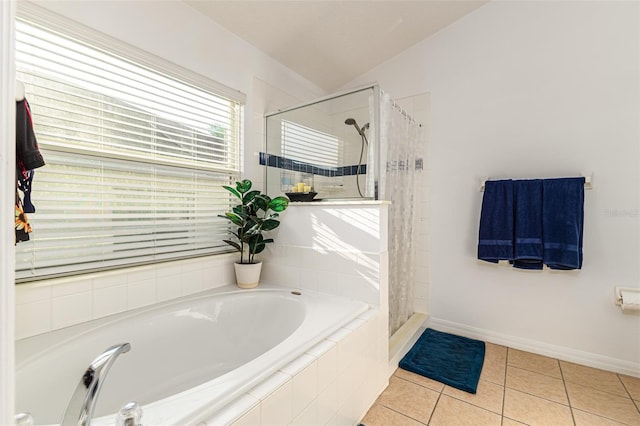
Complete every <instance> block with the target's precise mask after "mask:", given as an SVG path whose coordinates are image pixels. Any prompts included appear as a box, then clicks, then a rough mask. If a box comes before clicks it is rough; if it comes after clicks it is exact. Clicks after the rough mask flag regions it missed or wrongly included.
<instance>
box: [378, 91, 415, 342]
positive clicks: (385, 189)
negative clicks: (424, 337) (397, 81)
mask: <svg viewBox="0 0 640 426" xmlns="http://www.w3.org/2000/svg"><path fill="white" fill-rule="evenodd" d="M422 139H423V129H422V128H421V126H420V125H419V124H418V123H416V121H415V120H413V119H412V118H411V117H410V116H409V115H408V114H407V113H406V112H404V111H403V110H402V109H401V108H400V107H399V106H397V105H396V104H395V103H394V102H393V101H392V100H391V98H390V97H389V95H388V94H386V93H382V95H381V99H380V164H381V167H380V199H381V200H388V201H391V206H390V207H389V333H390V335H393V333H395V332H396V331H397V330H398V329H399V328H400V327H401V326H402V324H404V323H405V322H406V321H407V320H408V319H409V317H410V316H411V315H412V314H413V286H414V276H415V263H416V257H415V253H416V247H417V243H418V238H419V235H418V229H417V225H418V221H419V209H420V205H419V199H420V197H419V193H418V191H420V188H421V187H422V185H420V182H419V178H420V176H421V175H422V174H421V171H422V155H421V152H422V146H423V144H422V143H421V141H422Z"/></svg>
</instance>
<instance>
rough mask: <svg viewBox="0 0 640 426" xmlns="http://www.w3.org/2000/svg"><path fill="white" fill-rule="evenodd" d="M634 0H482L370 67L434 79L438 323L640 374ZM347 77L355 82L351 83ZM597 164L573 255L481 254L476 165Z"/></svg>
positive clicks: (513, 168)
mask: <svg viewBox="0 0 640 426" xmlns="http://www.w3.org/2000/svg"><path fill="white" fill-rule="evenodd" d="M639 22H640V11H639V3H638V2H561V1H558V2H537V1H536V2H527V1H512V2H491V3H489V4H487V5H485V6H483V7H481V8H479V9H478V10H476V11H474V12H473V13H471V14H470V15H467V16H466V17H465V18H463V19H461V20H460V21H458V22H456V23H454V24H453V25H451V26H449V27H447V28H446V29H444V30H443V31H441V32H440V33H438V34H436V35H435V36H433V37H431V38H429V39H426V40H424V41H422V42H420V43H419V44H417V45H415V46H413V47H412V48H410V49H408V50H407V51H405V52H403V53H402V54H400V55H398V56H397V57H396V58H394V59H392V60H390V61H389V62H387V63H385V64H383V65H381V66H379V67H377V68H375V69H373V70H371V71H370V72H368V73H367V74H365V75H363V76H361V77H360V78H358V80H357V81H354V82H352V84H359V83H361V82H365V81H372V80H377V81H378V82H379V83H380V85H381V87H382V88H384V89H385V90H386V91H388V92H389V93H391V94H393V96H395V97H403V96H408V95H411V94H415V93H423V92H430V93H431V107H432V109H431V111H432V115H431V120H432V128H431V143H430V156H429V160H428V161H429V167H430V174H431V182H430V183H429V184H430V188H431V193H430V196H431V201H430V203H429V204H430V209H431V211H430V220H431V225H430V226H431V228H430V231H431V235H430V238H431V243H430V253H431V258H430V259H429V264H430V266H431V287H430V289H429V296H430V315H431V317H432V320H433V323H434V324H439V325H440V326H441V327H449V328H452V329H457V330H459V331H461V332H464V333H466V334H469V335H475V336H480V337H484V338H487V339H490V340H493V341H497V342H501V343H505V344H511V345H513V346H516V347H521V348H524V349H530V350H534V351H537V352H540V353H547V354H552V355H557V356H560V357H563V358H565V359H568V358H569V359H572V360H574V361H578V362H584V363H587V364H591V365H596V366H601V367H605V368H611V369H616V370H619V371H626V372H629V373H632V374H636V375H640V317H639V316H637V315H628V314H623V313H622V311H621V310H620V308H618V307H616V306H614V302H613V287H614V286H616V285H624V286H632V287H640V269H639V267H638V259H640V142H639V140H640V138H639V136H640V131H639V127H638V126H639V121H640V120H639V118H640V108H639V94H640V93H639V90H640V89H639V84H638V82H639V78H640V67H639V57H640V52H639V40H640V37H639V36H640V34H639V29H640V24H639ZM350 85H351V84H350ZM582 171H589V172H593V176H594V189H593V190H591V191H587V192H586V197H585V198H586V200H585V230H584V266H583V269H582V270H581V271H572V272H551V271H549V270H545V271H542V272H540V271H536V272H532V271H520V270H513V269H512V268H510V267H506V266H495V265H492V264H489V263H484V262H480V261H478V260H476V244H477V232H478V222H479V213H480V205H481V198H482V193H480V192H478V179H479V178H480V177H482V176H490V177H492V178H504V177H513V178H525V177H556V176H567V175H574V176H575V175H578V174H579V173H580V172H582Z"/></svg>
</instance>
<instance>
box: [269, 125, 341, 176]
mask: <svg viewBox="0 0 640 426" xmlns="http://www.w3.org/2000/svg"><path fill="white" fill-rule="evenodd" d="M281 131H282V155H283V156H284V157H285V158H288V159H291V160H296V161H302V162H305V163H311V164H314V165H316V166H319V167H327V168H336V167H338V164H339V161H340V157H341V149H340V147H341V145H340V140H339V139H338V138H337V137H336V136H334V135H331V134H329V133H323V132H321V131H319V130H316V129H312V128H310V127H305V126H302V125H300V124H297V123H294V122H292V121H287V120H282V128H281Z"/></svg>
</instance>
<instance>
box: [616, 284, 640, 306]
mask: <svg viewBox="0 0 640 426" xmlns="http://www.w3.org/2000/svg"><path fill="white" fill-rule="evenodd" d="M623 291H628V292H631V293H640V289H638V288H632V287H614V294H615V300H616V305H618V306H622V303H623V299H622V292H623Z"/></svg>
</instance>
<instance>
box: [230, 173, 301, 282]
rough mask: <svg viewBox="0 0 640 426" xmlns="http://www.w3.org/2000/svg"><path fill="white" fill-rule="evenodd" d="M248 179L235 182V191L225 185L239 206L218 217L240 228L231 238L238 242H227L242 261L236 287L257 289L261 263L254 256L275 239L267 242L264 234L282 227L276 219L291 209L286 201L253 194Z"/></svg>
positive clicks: (256, 192)
mask: <svg viewBox="0 0 640 426" xmlns="http://www.w3.org/2000/svg"><path fill="white" fill-rule="evenodd" d="M251 186H252V183H251V181H250V180H249V179H244V180H242V181H240V182H236V187H235V188H233V187H231V186H226V185H223V186H222V187H223V188H224V189H226V190H227V191H229V192H230V193H231V194H233V196H234V197H236V198H237V199H238V200H240V204H238V205H236V206H235V207H233V209H232V211H230V212H226V213H225V214H224V215H219V216H220V217H223V218H225V219H227V220H229V221H230V222H231V223H232V224H233V225H235V226H237V228H236V230H235V232H234V231H231V234H232V235H233V236H234V237H235V238H236V240H237V241H236V240H224V242H225V243H227V244H229V245H230V246H231V247H233V248H234V249H236V250H238V251H239V252H240V261H239V262H236V263H235V265H234V266H235V271H236V283H237V285H238V287H240V288H254V287H257V286H258V283H259V281H260V271H261V270H262V262H260V261H258V262H256V261H255V255H256V254H258V253H261V252H262V251H263V250H264V249H265V247H266V245H267V244H269V243H272V242H273V238H264V236H263V232H265V231H271V230H273V229H276V228H277V227H278V226H280V221H279V220H278V219H277V217H278V216H279V213H281V212H283V211H284V210H285V209H286V208H287V207H288V206H289V199H288V198H286V197H275V198H273V199H271V198H270V197H269V196H267V195H265V194H262V193H261V192H260V191H258V190H251Z"/></svg>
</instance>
